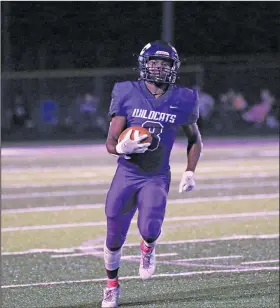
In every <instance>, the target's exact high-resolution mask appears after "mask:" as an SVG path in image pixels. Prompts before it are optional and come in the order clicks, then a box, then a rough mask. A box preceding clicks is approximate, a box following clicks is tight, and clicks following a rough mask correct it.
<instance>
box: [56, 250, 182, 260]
mask: <svg viewBox="0 0 280 308" xmlns="http://www.w3.org/2000/svg"><path fill="white" fill-rule="evenodd" d="M103 254H104V253H103V251H92V252H81V253H69V254H60V255H51V258H52V259H57V258H69V257H83V256H89V255H91V256H92V255H101V256H103ZM177 255H178V254H177V253H158V254H157V257H171V256H177ZM139 258H140V255H128V256H122V260H130V259H139Z"/></svg>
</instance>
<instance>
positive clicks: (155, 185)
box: [105, 166, 170, 250]
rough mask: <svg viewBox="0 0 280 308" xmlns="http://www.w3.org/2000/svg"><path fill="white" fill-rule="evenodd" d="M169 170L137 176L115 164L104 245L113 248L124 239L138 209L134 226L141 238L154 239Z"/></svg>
mask: <svg viewBox="0 0 280 308" xmlns="http://www.w3.org/2000/svg"><path fill="white" fill-rule="evenodd" d="M169 185H170V173H168V174H166V175H152V176H144V175H137V174H135V173H132V172H130V171H128V170H125V169H124V168H123V167H122V166H118V168H117V170H116V173H115V176H114V178H113V181H112V184H111V187H110V189H109V191H108V194H107V198H106V207H105V214H106V216H107V237H106V245H107V247H108V248H109V249H112V250H115V249H118V248H120V247H122V245H123V244H124V242H125V239H126V235H127V232H128V229H129V226H130V223H131V220H132V218H133V216H134V214H135V212H136V210H137V209H138V221H137V223H138V229H139V232H140V234H141V236H142V238H143V239H145V240H147V239H153V240H156V239H157V238H158V237H159V235H160V232H161V226H162V223H163V219H164V215H165V209H166V200H167V195H168V191H169Z"/></svg>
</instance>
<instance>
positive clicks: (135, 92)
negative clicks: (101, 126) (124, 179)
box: [109, 81, 198, 174]
mask: <svg viewBox="0 0 280 308" xmlns="http://www.w3.org/2000/svg"><path fill="white" fill-rule="evenodd" d="M109 114H110V116H114V115H119V116H124V117H126V127H131V126H143V127H145V128H147V129H148V130H149V131H150V133H151V134H152V136H153V140H152V144H151V146H150V147H149V149H148V151H146V152H145V153H143V154H131V155H130V157H131V159H130V160H126V159H125V158H124V157H122V156H121V157H120V158H119V159H118V163H119V165H122V166H123V167H124V168H126V169H129V170H130V171H132V172H135V173H137V174H166V172H168V171H169V170H170V167H169V158H170V153H171V150H172V147H173V144H174V141H175V138H176V130H177V127H178V126H180V125H184V124H192V123H195V122H196V121H197V119H198V99H197V92H196V90H190V89H188V88H185V87H182V86H176V85H170V86H169V88H168V90H167V91H166V93H165V94H164V95H162V96H161V97H159V98H155V97H154V95H152V93H150V91H149V90H148V89H147V87H146V85H145V82H144V81H125V82H120V83H116V84H115V86H114V88H113V91H112V101H111V106H110V111H109Z"/></svg>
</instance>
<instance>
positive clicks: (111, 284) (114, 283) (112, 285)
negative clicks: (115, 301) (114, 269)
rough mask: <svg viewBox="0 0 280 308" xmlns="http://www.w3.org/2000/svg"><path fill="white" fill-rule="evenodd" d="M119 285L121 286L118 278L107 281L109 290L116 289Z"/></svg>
mask: <svg viewBox="0 0 280 308" xmlns="http://www.w3.org/2000/svg"><path fill="white" fill-rule="evenodd" d="M118 285H119V281H118V278H116V279H108V280H107V287H108V288H116V287H117V286H118Z"/></svg>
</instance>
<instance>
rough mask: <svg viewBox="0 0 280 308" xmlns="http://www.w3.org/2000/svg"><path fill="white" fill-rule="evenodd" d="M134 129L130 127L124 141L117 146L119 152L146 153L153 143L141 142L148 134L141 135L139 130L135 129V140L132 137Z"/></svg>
mask: <svg viewBox="0 0 280 308" xmlns="http://www.w3.org/2000/svg"><path fill="white" fill-rule="evenodd" d="M131 134H132V129H130V130H129V131H128V132H127V133H126V135H125V137H124V138H123V140H122V141H120V142H119V143H118V144H117V146H116V151H117V153H118V154H133V153H145V152H146V151H147V150H148V147H149V146H150V145H151V143H141V141H142V140H144V139H146V138H147V137H148V135H142V136H140V135H139V131H138V130H136V131H134V140H131V139H130V136H131Z"/></svg>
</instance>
